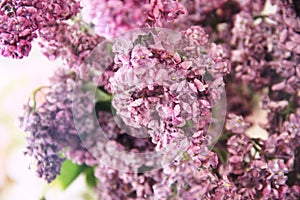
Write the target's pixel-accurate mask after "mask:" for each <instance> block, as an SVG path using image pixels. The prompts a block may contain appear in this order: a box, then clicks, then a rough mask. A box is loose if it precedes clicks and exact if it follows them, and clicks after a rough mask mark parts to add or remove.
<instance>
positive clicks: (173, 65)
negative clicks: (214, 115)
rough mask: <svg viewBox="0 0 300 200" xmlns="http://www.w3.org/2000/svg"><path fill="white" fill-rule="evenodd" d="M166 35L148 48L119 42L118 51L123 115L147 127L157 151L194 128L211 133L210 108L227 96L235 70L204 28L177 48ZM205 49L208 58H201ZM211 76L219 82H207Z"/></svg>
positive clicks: (117, 99)
mask: <svg viewBox="0 0 300 200" xmlns="http://www.w3.org/2000/svg"><path fill="white" fill-rule="evenodd" d="M166 33H167V32H166V31H165V30H161V32H160V33H158V34H157V35H156V34H153V33H150V34H152V35H151V36H148V37H150V38H151V39H149V41H145V43H146V42H150V44H149V46H148V47H147V45H146V46H144V45H142V44H135V45H134V43H131V44H130V43H129V44H128V45H127V46H128V47H127V48H128V49H125V50H121V49H119V48H118V45H121V44H120V41H119V43H118V42H117V43H116V44H115V45H114V47H113V49H115V53H116V56H115V63H116V64H119V65H120V68H119V69H118V70H117V71H116V72H115V74H114V76H113V77H112V78H111V79H110V82H111V88H112V93H113V94H114V95H115V96H114V99H113V102H112V104H113V106H114V108H115V109H116V111H117V115H119V116H120V117H121V118H122V120H123V121H124V123H125V124H127V125H129V126H133V127H136V128H147V129H148V130H149V131H148V133H149V134H150V136H151V138H152V140H153V142H154V143H155V144H157V149H164V148H166V147H167V146H168V145H169V144H171V143H173V142H175V143H176V141H177V140H179V141H180V140H182V139H183V138H185V137H186V135H185V134H187V133H188V132H190V131H191V130H190V128H192V132H193V130H195V131H196V132H197V131H198V130H199V131H200V130H207V128H208V126H209V120H210V118H211V113H210V109H211V107H212V106H213V105H214V103H215V101H217V100H218V99H220V93H221V92H222V91H220V88H222V85H223V80H222V77H223V76H224V75H226V74H227V73H229V71H230V63H229V62H228V59H227V58H226V56H227V55H226V53H224V51H223V49H222V47H221V46H220V45H216V44H212V45H210V46H209V45H208V44H207V42H208V38H207V35H206V34H205V32H204V31H203V29H201V28H200V27H191V28H190V29H188V30H187V31H185V32H183V34H182V35H181V37H182V40H181V41H179V40H178V41H174V42H175V43H177V44H175V43H174V44H172V43H170V42H169V41H167V40H165V41H164V40H162V38H159V37H162V35H163V34H166ZM152 40H153V41H152ZM151 42H153V43H154V44H152V43H151ZM197 45H200V46H199V47H198V46H197ZM121 46H122V45H121ZM176 48H178V49H176ZM205 48H210V49H208V50H206V49H205ZM202 49H203V50H202ZM201 50H202V51H207V53H206V54H204V53H203V54H202V55H201ZM180 51H182V52H180ZM199 51H200V52H199ZM180 54H183V58H181V56H180ZM199 54H200V56H199V57H197V55H199ZM206 72H207V73H211V74H212V76H213V77H215V78H216V79H215V80H213V81H211V82H210V81H206V82H205V80H204V74H205V73H206ZM209 99H211V100H209ZM153 116H154V117H153ZM155 116H156V117H155ZM189 123H191V124H192V125H191V126H190V125H189ZM189 126H190V127H189ZM185 132H186V133H185ZM196 132H195V134H198V133H196ZM200 135H201V134H199V136H200ZM203 136H204V135H203Z"/></svg>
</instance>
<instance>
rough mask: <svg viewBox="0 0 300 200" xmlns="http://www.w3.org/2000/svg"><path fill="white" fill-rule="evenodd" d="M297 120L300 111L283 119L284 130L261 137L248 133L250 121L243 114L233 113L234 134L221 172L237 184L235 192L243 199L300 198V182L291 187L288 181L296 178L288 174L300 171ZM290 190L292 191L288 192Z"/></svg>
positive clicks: (229, 125)
mask: <svg viewBox="0 0 300 200" xmlns="http://www.w3.org/2000/svg"><path fill="white" fill-rule="evenodd" d="M297 112H298V111H297ZM298 120H299V116H298V114H291V115H290V120H289V121H286V122H284V128H283V130H282V131H283V132H282V133H279V134H273V135H271V136H269V138H268V139H267V140H261V139H254V138H250V137H249V136H248V135H246V134H245V131H246V129H247V128H248V127H249V124H247V122H245V121H244V119H243V117H241V116H237V115H233V114H230V116H229V120H228V121H227V123H226V129H227V130H228V131H229V133H231V135H228V137H229V139H228V140H227V143H226V146H225V148H226V149H227V152H228V155H227V156H228V159H227V163H226V165H223V164H222V165H221V166H220V168H219V173H220V174H221V175H223V176H224V175H226V176H227V177H228V180H229V181H230V182H231V183H234V184H235V186H236V193H237V194H238V195H241V198H242V199H298V198H299V197H300V193H299V189H300V187H299V185H292V186H291V185H289V184H288V182H287V180H288V179H293V178H295V177H289V174H293V173H295V174H298V173H299V169H298V168H297V167H298V166H297V165H296V164H295V163H294V161H295V162H298V161H296V160H295V153H296V150H297V148H298V147H299V142H298V140H299V136H297V134H296V135H295V134H293V133H295V132H294V130H297V127H298V126H295V125H294V124H295V121H298ZM237 127H238V128H239V129H237ZM290 127H293V128H292V129H290ZM294 128H295V129H294ZM298 134H299V132H298ZM223 147H224V146H223ZM294 181H297V180H294ZM290 191H293V192H291V193H289V192H290Z"/></svg>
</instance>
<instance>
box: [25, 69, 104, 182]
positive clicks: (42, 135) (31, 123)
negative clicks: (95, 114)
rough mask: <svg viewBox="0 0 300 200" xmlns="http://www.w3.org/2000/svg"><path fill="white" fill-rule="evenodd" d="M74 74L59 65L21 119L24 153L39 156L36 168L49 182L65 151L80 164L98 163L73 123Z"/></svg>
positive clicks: (58, 169)
mask: <svg viewBox="0 0 300 200" xmlns="http://www.w3.org/2000/svg"><path fill="white" fill-rule="evenodd" d="M74 78H75V74H74V73H73V72H71V71H68V70H65V69H59V70H58V71H57V72H56V73H55V74H54V76H53V77H52V78H51V79H50V86H49V87H43V88H41V89H40V90H39V91H36V92H35V93H34V94H35V95H34V97H33V98H32V99H31V100H30V101H29V102H28V104H27V105H25V107H24V111H23V112H24V114H22V115H21V117H20V119H19V122H20V127H21V128H22V129H23V130H24V131H25V132H27V133H28V136H27V150H26V152H25V153H26V154H28V155H29V156H31V157H32V158H33V159H34V160H36V163H34V166H35V167H34V168H35V169H36V171H37V173H38V174H39V176H41V177H43V178H44V179H46V180H47V181H48V182H50V181H52V180H53V179H54V178H55V177H56V175H57V174H59V172H60V167H61V163H62V161H63V160H64V158H63V157H62V155H63V154H65V155H67V156H68V157H69V158H71V159H72V160H73V161H74V162H76V163H78V164H83V163H85V164H87V165H94V164H95V163H96V160H95V158H94V157H93V156H92V155H91V153H90V152H88V151H87V150H86V149H85V147H84V145H83V144H82V142H81V140H80V138H79V136H78V135H77V131H76V129H75V126H74V122H73V115H72V95H73V87H74V83H75V82H74ZM38 93H42V97H41V98H39V99H37V98H36V97H37V94H38ZM103 119H104V118H103Z"/></svg>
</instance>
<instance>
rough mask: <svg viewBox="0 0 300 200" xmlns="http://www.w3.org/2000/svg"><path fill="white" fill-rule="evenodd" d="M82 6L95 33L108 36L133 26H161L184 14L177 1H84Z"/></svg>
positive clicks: (84, 14) (85, 16)
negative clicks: (93, 26)
mask: <svg viewBox="0 0 300 200" xmlns="http://www.w3.org/2000/svg"><path fill="white" fill-rule="evenodd" d="M82 5H83V17H84V19H85V21H87V22H92V23H93V24H94V25H95V31H96V33H97V34H98V35H100V36H104V37H106V38H111V37H114V36H117V35H119V34H121V33H124V32H125V31H128V30H130V29H133V28H142V27H148V26H162V22H165V21H172V20H174V19H176V18H177V17H178V16H179V15H181V14H184V13H185V9H184V7H183V6H182V5H181V3H179V2H178V1H176V0H175V1H173V0H150V1H145V0H142V1H136V0H125V1H121V0H100V1H99V0H98V1H96V0H84V1H83V2H82ZM133 10H134V12H132V11H133Z"/></svg>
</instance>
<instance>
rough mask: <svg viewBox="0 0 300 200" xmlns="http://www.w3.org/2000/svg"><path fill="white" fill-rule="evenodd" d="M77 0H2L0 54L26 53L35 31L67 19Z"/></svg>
mask: <svg viewBox="0 0 300 200" xmlns="http://www.w3.org/2000/svg"><path fill="white" fill-rule="evenodd" d="M79 8H80V5H79V2H78V1H76V0H68V1H61V0H55V1H40V0H33V1H32V0H24V1H23V0H22V1H20V0H4V1H1V3H0V54H1V55H3V56H6V57H11V58H23V57H24V56H28V54H29V52H30V50H31V42H32V41H33V39H34V38H36V37H37V31H38V30H41V29H43V28H44V27H47V26H49V25H52V24H55V23H56V22H57V21H61V20H67V19H70V18H71V17H72V16H74V15H76V14H77V13H78V11H79Z"/></svg>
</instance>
